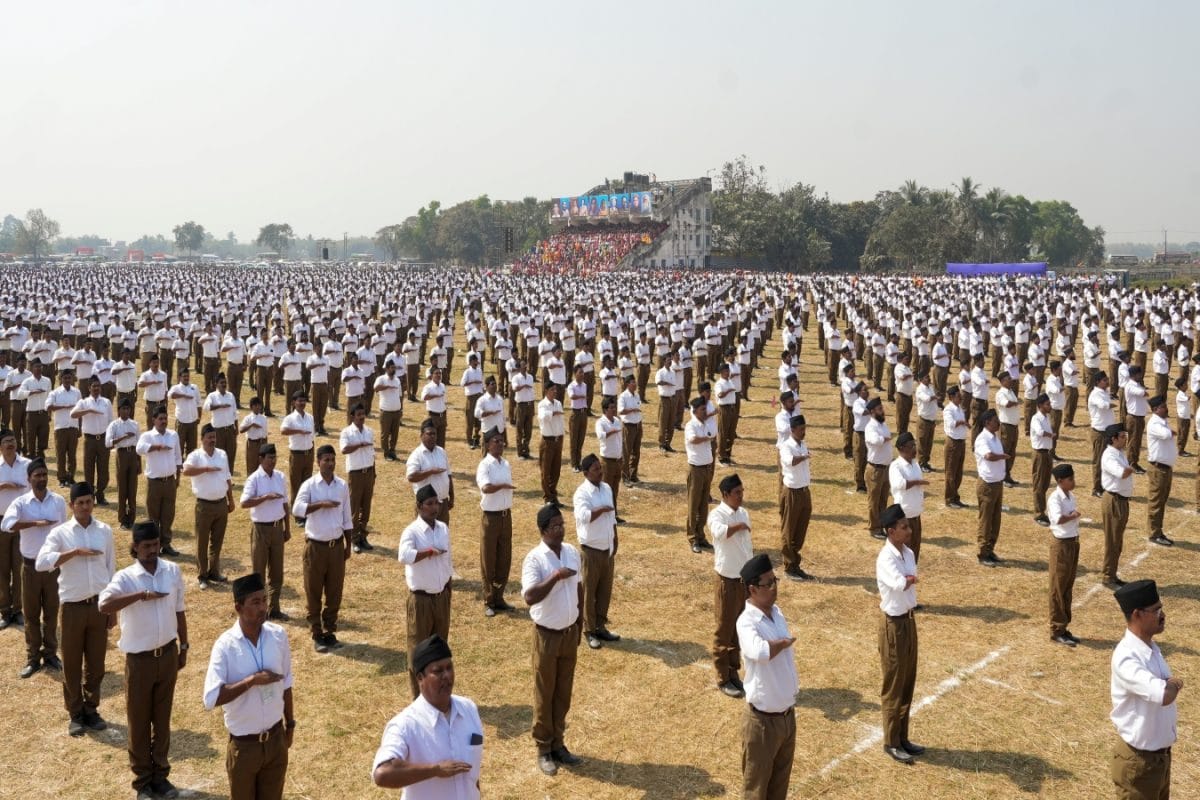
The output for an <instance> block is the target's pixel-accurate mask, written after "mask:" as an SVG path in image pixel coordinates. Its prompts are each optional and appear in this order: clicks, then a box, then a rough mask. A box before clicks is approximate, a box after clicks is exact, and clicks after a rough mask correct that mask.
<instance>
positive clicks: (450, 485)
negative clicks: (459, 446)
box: [404, 419, 454, 525]
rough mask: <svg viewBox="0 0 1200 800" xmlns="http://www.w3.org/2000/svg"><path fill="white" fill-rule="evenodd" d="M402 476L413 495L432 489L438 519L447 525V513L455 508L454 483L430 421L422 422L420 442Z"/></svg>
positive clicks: (448, 461)
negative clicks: (435, 497) (410, 486)
mask: <svg viewBox="0 0 1200 800" xmlns="http://www.w3.org/2000/svg"><path fill="white" fill-rule="evenodd" d="M404 470H405V471H404V476H405V478H406V479H407V480H408V482H409V483H411V484H412V488H413V492H414V493H416V492H419V491H420V490H421V489H424V488H425V487H426V486H432V487H433V488H434V491H436V492H437V497H438V511H437V515H436V516H437V518H438V519H439V520H441V521H442V522H444V523H445V524H446V525H449V524H450V511H451V509H453V508H454V481H453V479H452V478H451V477H450V460H449V458H448V457H447V455H446V451H445V450H444V449H443V448H442V447H440V446H439V445H438V443H437V426H436V425H435V424H434V421H433V420H428V419H427V420H425V421H424V422H423V423H421V443H420V444H419V445H418V446H417V447H414V448H413V451H412V452H411V453H410V454H409V456H408V462H407V463H406V464H405V468H404Z"/></svg>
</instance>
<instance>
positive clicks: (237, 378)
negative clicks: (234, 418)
mask: <svg viewBox="0 0 1200 800" xmlns="http://www.w3.org/2000/svg"><path fill="white" fill-rule="evenodd" d="M245 375H246V365H245V364H229V365H227V367H226V369H225V377H226V378H228V380H229V391H230V392H232V393H233V402H234V403H236V404H237V407H238V408H241V407H242V383H243V382H244V380H245Z"/></svg>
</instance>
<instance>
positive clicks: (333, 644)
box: [321, 633, 342, 650]
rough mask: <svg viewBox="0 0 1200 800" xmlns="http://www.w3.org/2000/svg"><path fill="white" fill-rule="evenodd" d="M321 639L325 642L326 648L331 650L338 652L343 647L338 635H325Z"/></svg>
mask: <svg viewBox="0 0 1200 800" xmlns="http://www.w3.org/2000/svg"><path fill="white" fill-rule="evenodd" d="M321 637H322V638H323V639H324V640H325V646H326V647H328V648H329V649H330V650H338V649H340V648H341V647H342V641H341V640H340V639H338V637H337V634H334V633H323V634H321Z"/></svg>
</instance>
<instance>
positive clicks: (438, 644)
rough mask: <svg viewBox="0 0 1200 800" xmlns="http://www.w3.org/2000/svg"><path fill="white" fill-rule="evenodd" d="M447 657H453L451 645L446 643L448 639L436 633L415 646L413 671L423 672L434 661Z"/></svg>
mask: <svg viewBox="0 0 1200 800" xmlns="http://www.w3.org/2000/svg"><path fill="white" fill-rule="evenodd" d="M447 658H451V655H450V645H448V644H446V640H445V639H443V638H442V637H440V636H438V635H437V634H436V633H435V634H434V635H433V636H430V637H429V638H428V639H426V640H424V641H422V642H419V643H418V644H417V646H416V647H414V648H413V660H412V670H413V673H414V674H419V673H422V672H424V671H425V668H426V667H428V666H429V665H430V664H432V663H433V662H435V661H441V660H443V659H447Z"/></svg>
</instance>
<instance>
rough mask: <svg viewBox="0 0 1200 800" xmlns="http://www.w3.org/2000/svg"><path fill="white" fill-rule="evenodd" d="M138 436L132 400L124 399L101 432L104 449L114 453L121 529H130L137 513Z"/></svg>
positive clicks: (140, 463) (140, 465)
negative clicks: (114, 416) (115, 415)
mask: <svg viewBox="0 0 1200 800" xmlns="http://www.w3.org/2000/svg"><path fill="white" fill-rule="evenodd" d="M140 435H141V431H140V429H139V428H138V423H137V420H136V419H134V418H133V401H132V400H130V399H129V398H127V397H123V398H120V399H119V400H118V401H117V418H116V419H114V420H113V421H112V422H110V423H108V427H107V428H106V429H105V431H104V446H105V448H106V449H108V450H113V451H116V460H117V464H116V473H117V475H116V478H117V521H118V522H120V524H121V527H122V528H124V529H125V530H132V528H133V517H134V514H135V513H136V512H137V477H138V475H140V474H141V472H142V459H141V457H140V456H139V455H138V453H137V442H138V438H139V437H140Z"/></svg>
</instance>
